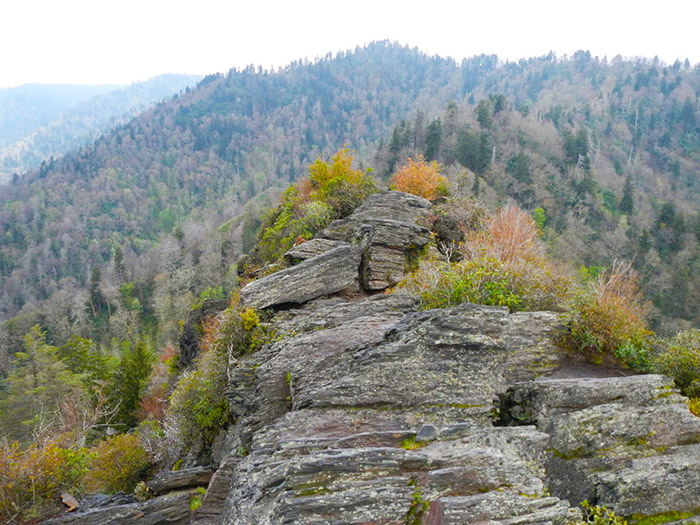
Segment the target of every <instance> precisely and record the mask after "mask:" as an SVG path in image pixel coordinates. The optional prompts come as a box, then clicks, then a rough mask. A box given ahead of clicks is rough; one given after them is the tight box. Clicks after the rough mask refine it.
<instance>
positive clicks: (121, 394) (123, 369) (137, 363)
mask: <svg viewBox="0 0 700 525" xmlns="http://www.w3.org/2000/svg"><path fill="white" fill-rule="evenodd" d="M153 361H154V356H153V353H152V352H151V351H150V349H149V348H148V346H147V344H146V342H145V341H144V340H142V339H139V341H138V342H137V344H136V345H135V346H134V345H131V344H130V343H129V342H124V343H123V344H122V357H121V361H120V363H119V368H118V370H117V373H116V375H115V380H116V384H115V390H116V398H117V400H118V402H119V412H118V418H119V421H120V422H121V423H122V424H123V425H125V426H126V427H127V428H133V427H135V426H136V425H137V423H138V419H137V417H136V411H137V409H138V406H139V401H140V400H141V395H142V394H143V389H144V387H145V386H146V381H147V380H148V377H149V376H150V375H151V371H152V370H153Z"/></svg>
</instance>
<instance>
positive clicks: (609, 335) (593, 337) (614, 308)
mask: <svg viewBox="0 0 700 525" xmlns="http://www.w3.org/2000/svg"><path fill="white" fill-rule="evenodd" d="M646 314H647V307H646V305H645V303H644V301H643V298H642V294H641V292H640V291H639V288H638V287H637V278H636V275H635V274H634V273H633V272H632V270H631V269H630V267H629V265H619V264H615V265H614V266H613V268H612V269H611V270H609V271H607V272H605V273H603V274H601V275H599V276H598V278H597V279H595V280H594V281H591V282H589V283H588V285H587V287H586V288H584V289H583V290H581V292H580V293H579V294H578V295H577V297H576V299H575V300H574V303H573V306H572V309H571V312H570V314H569V320H568V326H569V329H570V334H569V336H568V341H567V345H568V346H569V347H570V348H572V349H573V350H575V351H577V352H579V353H582V354H584V355H587V356H589V357H591V358H593V359H601V358H602V357H603V356H604V355H613V356H617V357H618V358H621V360H622V362H623V363H625V364H627V365H628V366H631V367H633V368H635V367H639V368H641V369H642V370H644V369H645V368H646V367H648V365H649V363H648V357H646V356H645V354H646V350H644V349H645V348H646V346H647V345H648V340H649V338H650V336H651V332H650V331H649V330H648V328H647V322H646Z"/></svg>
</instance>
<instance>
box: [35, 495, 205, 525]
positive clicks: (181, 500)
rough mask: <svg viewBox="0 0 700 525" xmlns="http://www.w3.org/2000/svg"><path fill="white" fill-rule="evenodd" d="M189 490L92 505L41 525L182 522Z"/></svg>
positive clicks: (186, 517)
mask: <svg viewBox="0 0 700 525" xmlns="http://www.w3.org/2000/svg"><path fill="white" fill-rule="evenodd" d="M193 496H194V493H193V492H189V491H185V492H173V493H170V494H167V495H165V496H161V497H159V498H154V499H151V500H148V501H145V502H143V503H127V504H122V505H116V506H111V505H110V506H105V507H97V508H92V509H89V510H86V511H79V512H75V513H73V514H68V515H67V516H63V517H61V518H56V519H51V520H48V521H44V522H42V523H43V524H44V525H133V524H134V523H138V524H139V525H186V524H188V523H190V519H191V518H192V513H191V512H190V501H191V500H192V497H193Z"/></svg>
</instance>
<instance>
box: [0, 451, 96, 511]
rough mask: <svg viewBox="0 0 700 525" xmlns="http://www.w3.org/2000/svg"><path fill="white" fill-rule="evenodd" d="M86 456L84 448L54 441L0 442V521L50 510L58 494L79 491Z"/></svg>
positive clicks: (81, 485)
mask: <svg viewBox="0 0 700 525" xmlns="http://www.w3.org/2000/svg"><path fill="white" fill-rule="evenodd" d="M89 457H90V454H89V452H88V450H87V449H86V448H75V449H74V448H70V447H64V446H62V445H61V444H59V443H57V442H50V443H47V444H45V445H43V446H38V445H36V444H34V445H31V446H30V447H29V448H28V449H22V447H21V446H20V445H19V443H17V442H13V443H6V442H5V443H0V520H2V522H3V523H22V522H24V521H26V520H28V519H30V518H35V517H38V516H42V515H43V514H44V513H46V512H49V511H51V510H53V509H54V507H55V506H56V503H58V501H59V498H60V495H61V493H63V492H71V493H74V494H77V493H80V492H81V491H82V489H83V479H84V476H85V474H86V472H87V469H88V460H89Z"/></svg>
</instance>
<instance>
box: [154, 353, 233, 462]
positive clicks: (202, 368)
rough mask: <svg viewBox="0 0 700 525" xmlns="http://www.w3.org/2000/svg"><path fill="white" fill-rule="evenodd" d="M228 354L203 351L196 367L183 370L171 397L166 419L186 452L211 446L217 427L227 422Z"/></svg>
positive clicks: (218, 428) (217, 431)
mask: <svg viewBox="0 0 700 525" xmlns="http://www.w3.org/2000/svg"><path fill="white" fill-rule="evenodd" d="M227 365H228V354H227V353H226V352H225V351H221V350H217V349H213V348H212V349H209V350H206V351H205V352H204V353H203V354H202V355H201V356H200V358H199V359H198V362H197V366H196V368H195V370H191V371H187V372H185V373H184V374H183V375H182V377H181V378H180V380H179V381H178V383H177V386H176V387H175V390H174V391H173V393H172V395H171V396H170V407H169V409H168V413H167V416H166V422H167V423H168V425H169V426H170V427H171V428H173V429H174V430H175V432H176V434H177V435H176V436H175V438H176V440H177V442H178V444H179V445H181V446H182V447H184V449H185V451H187V450H191V449H192V448H197V449H202V448H206V447H209V446H211V444H212V443H213V441H214V438H215V437H216V435H217V434H218V433H219V430H220V429H221V428H222V427H223V426H224V425H225V424H226V422H227V421H228V413H229V403H228V400H227V399H226V397H225V396H224V392H225V389H226V385H227V377H226V369H227Z"/></svg>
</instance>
